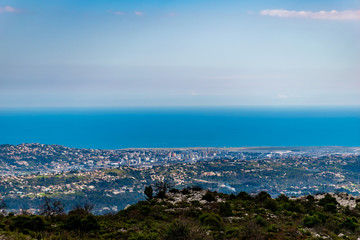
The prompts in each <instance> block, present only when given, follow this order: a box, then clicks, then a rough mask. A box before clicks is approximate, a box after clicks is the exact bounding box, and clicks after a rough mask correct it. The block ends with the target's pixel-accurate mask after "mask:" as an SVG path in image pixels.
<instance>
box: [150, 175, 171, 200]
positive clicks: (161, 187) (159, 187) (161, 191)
mask: <svg viewBox="0 0 360 240" xmlns="http://www.w3.org/2000/svg"><path fill="white" fill-rule="evenodd" d="M172 186H173V184H172V183H171V182H170V180H168V179H164V180H163V181H156V182H155V184H154V188H155V192H156V197H158V198H165V197H166V193H167V192H168V191H169V190H170V189H171V188H172Z"/></svg>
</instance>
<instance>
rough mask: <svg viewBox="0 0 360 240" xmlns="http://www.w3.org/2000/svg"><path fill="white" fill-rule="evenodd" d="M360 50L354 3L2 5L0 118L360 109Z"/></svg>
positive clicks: (125, 0)
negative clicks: (172, 110) (146, 110)
mask: <svg viewBox="0 0 360 240" xmlns="http://www.w3.org/2000/svg"><path fill="white" fill-rule="evenodd" d="M359 42H360V1H359V0H343V1H332V0H326V1H325V0H319V1H314V0H313V1H308V0H302V1H290V0H288V1H283V0H278V1H272V0H263V1H256V0H255V1H233V0H206V1H205V0H202V1H200V0H193V1H188V0H177V1H173V0H167V1H160V0H159V1H153V0H146V1H137V0H131V1H130V0H122V1H98V0H91V1H89V0H87V1H74V0H72V1H68V0H52V1H45V0H42V1H40V0H32V1H28V0H21V1H20V0H19V1H16V0H5V1H3V0H0V107H1V108H15V107H16V108H17V107H122V106H249V105H250V106H252V105H260V106H294V105H295V106H297V105H305V106H318V105H328V106H333V105H340V106H343V105H352V106H353V105H355V106H359V105H360V78H359V76H360V44H359Z"/></svg>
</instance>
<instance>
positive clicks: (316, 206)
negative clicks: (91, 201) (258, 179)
mask: <svg viewBox="0 0 360 240" xmlns="http://www.w3.org/2000/svg"><path fill="white" fill-rule="evenodd" d="M159 196H160V195H159ZM358 202H360V200H359V198H358V197H353V196H351V195H348V194H346V193H336V194H334V193H328V194H318V195H307V196H302V197H298V198H289V197H287V196H285V195H280V196H278V197H277V198H275V199H274V198H271V196H270V195H269V194H268V193H266V192H260V193H258V194H257V195H249V194H247V193H246V192H240V193H239V194H237V195H233V194H232V195H229V194H223V193H217V192H211V191H208V190H203V189H201V188H199V187H193V188H185V189H183V190H181V191H180V190H177V189H172V190H171V191H170V192H169V193H167V194H166V195H165V196H162V198H160V197H156V198H152V199H151V196H150V199H149V200H147V201H140V202H138V203H137V204H135V205H131V206H129V207H127V208H126V209H124V210H121V211H119V212H118V213H116V214H109V215H102V216H95V215H92V214H91V213H90V212H91V209H92V207H89V206H90V205H84V206H78V207H77V208H75V209H73V210H72V211H70V212H69V213H68V214H62V212H61V211H59V212H56V211H54V212H49V211H44V212H43V215H27V214H26V213H23V214H20V215H16V216H14V215H13V214H11V213H10V214H7V215H6V216H5V215H3V216H2V217H1V218H0V229H1V234H2V239H131V240H144V239H148V240H156V239H159V240H170V239H171V240H177V239H179V240H180V239H184V240H185V239H199V240H200V239H209V240H211V239H358V237H359V236H360V222H359V221H360V205H359V204H358ZM49 203H50V204H49V206H50V209H51V208H54V209H55V206H56V204H54V203H55V202H51V201H50V202H49ZM51 213H52V214H51Z"/></svg>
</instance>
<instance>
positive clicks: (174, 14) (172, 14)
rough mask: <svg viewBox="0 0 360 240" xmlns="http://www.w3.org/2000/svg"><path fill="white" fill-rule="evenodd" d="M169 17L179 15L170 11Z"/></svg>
mask: <svg viewBox="0 0 360 240" xmlns="http://www.w3.org/2000/svg"><path fill="white" fill-rule="evenodd" d="M167 15H168V16H169V17H175V16H176V15H177V13H176V12H170V13H168V14H167Z"/></svg>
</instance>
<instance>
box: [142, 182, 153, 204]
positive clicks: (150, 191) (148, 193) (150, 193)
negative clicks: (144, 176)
mask: <svg viewBox="0 0 360 240" xmlns="http://www.w3.org/2000/svg"><path fill="white" fill-rule="evenodd" d="M144 194H145V198H146V200H148V201H150V200H151V199H152V198H153V189H152V187H151V185H150V186H146V187H145V190H144Z"/></svg>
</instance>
